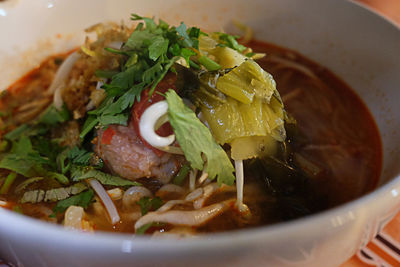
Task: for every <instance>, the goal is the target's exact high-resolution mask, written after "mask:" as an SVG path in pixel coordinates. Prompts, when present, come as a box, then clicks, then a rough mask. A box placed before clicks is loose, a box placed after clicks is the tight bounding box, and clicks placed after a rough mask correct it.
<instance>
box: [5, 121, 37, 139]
mask: <svg viewBox="0 0 400 267" xmlns="http://www.w3.org/2000/svg"><path fill="white" fill-rule="evenodd" d="M30 129H31V126H29V125H28V124H22V125H21V126H19V127H17V128H15V129H14V130H12V131H11V132H8V133H6V134H5V135H4V138H6V139H8V140H10V141H14V140H16V139H18V138H19V137H21V135H23V134H24V133H26V132H28V131H29V130H30Z"/></svg>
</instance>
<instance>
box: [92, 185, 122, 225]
mask: <svg viewBox="0 0 400 267" xmlns="http://www.w3.org/2000/svg"><path fill="white" fill-rule="evenodd" d="M88 182H89V184H90V186H91V187H93V189H94V191H96V193H97V195H98V196H99V198H100V199H101V201H102V202H103V204H104V207H105V208H106V211H107V213H108V215H109V216H110V219H111V223H112V224H116V223H117V222H119V221H120V218H119V214H118V211H117V208H116V207H115V205H114V202H113V201H112V200H111V198H110V196H109V195H108V194H107V192H106V190H105V189H104V187H103V186H102V185H101V184H100V182H99V181H97V180H96V179H89V180H88Z"/></svg>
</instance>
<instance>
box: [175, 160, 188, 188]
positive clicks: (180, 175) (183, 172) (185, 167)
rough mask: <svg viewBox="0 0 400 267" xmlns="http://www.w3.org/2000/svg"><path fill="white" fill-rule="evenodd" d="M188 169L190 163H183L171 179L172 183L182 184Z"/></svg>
mask: <svg viewBox="0 0 400 267" xmlns="http://www.w3.org/2000/svg"><path fill="white" fill-rule="evenodd" d="M189 171H190V165H189V164H185V165H183V166H182V167H181V169H180V170H179V172H178V174H177V175H176V176H175V177H174V179H173V180H172V183H173V184H176V185H182V184H183V182H184V181H185V179H186V177H187V175H188V174H189Z"/></svg>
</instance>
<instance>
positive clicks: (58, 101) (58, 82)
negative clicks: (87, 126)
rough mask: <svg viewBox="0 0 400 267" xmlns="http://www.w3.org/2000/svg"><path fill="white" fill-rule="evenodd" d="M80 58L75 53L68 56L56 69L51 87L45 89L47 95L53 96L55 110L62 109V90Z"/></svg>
mask: <svg viewBox="0 0 400 267" xmlns="http://www.w3.org/2000/svg"><path fill="white" fill-rule="evenodd" d="M80 57H81V56H80V55H79V54H78V53H77V52H74V53H72V54H71V55H69V56H68V57H67V58H66V59H65V60H64V62H63V63H62V64H61V66H60V67H59V68H58V70H57V72H56V75H55V77H54V79H53V81H52V82H51V85H50V86H49V88H48V89H47V92H48V93H50V94H54V96H53V103H54V106H55V107H56V108H57V109H61V107H62V104H63V100H62V97H61V93H62V90H63V89H64V87H65V85H66V80H67V78H68V76H69V74H70V72H71V70H72V67H73V66H74V64H75V62H76V61H77V60H78V59H79V58H80Z"/></svg>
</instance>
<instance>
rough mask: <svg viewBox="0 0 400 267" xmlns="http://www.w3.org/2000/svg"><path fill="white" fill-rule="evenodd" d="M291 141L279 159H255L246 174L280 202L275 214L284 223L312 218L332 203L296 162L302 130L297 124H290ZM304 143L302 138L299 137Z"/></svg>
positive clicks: (282, 150)
mask: <svg viewBox="0 0 400 267" xmlns="http://www.w3.org/2000/svg"><path fill="white" fill-rule="evenodd" d="M285 128H286V129H287V139H286V141H285V142H283V143H280V146H279V149H278V152H277V154H276V155H275V156H273V157H272V156H268V157H264V158H257V159H252V160H250V161H247V162H246V170H245V172H246V173H250V174H251V175H253V176H254V177H255V178H257V179H258V180H259V181H260V182H261V183H262V184H263V185H264V188H265V192H266V194H269V195H272V196H274V197H275V198H276V205H275V214H278V216H279V217H280V219H281V220H290V219H295V218H299V217H302V216H305V215H310V214H312V213H315V212H317V211H320V210H322V209H326V208H328V202H327V200H326V199H325V198H324V197H323V196H320V195H319V193H318V191H317V188H315V187H314V185H313V178H312V177H311V176H309V175H308V174H307V173H306V172H305V171H303V170H302V169H301V168H300V167H299V166H297V165H296V164H295V162H294V160H293V155H294V151H295V150H296V146H298V145H299V143H301V142H302V140H297V137H298V130H297V128H296V124H295V123H290V124H289V123H287V124H286V125H285ZM299 138H300V139H301V137H299Z"/></svg>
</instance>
